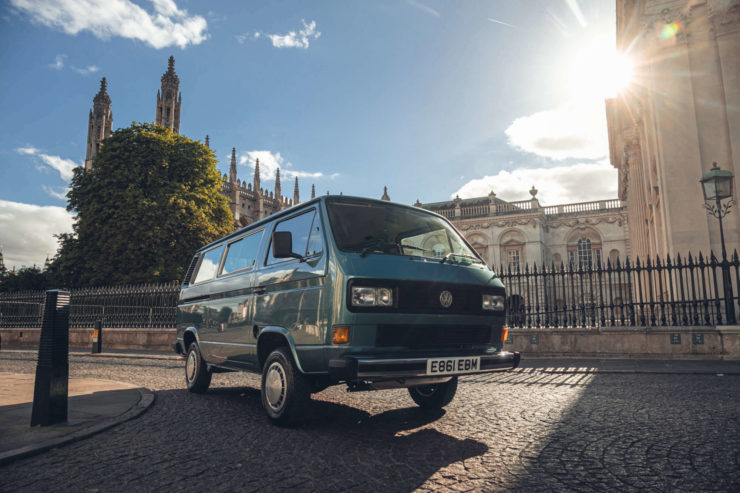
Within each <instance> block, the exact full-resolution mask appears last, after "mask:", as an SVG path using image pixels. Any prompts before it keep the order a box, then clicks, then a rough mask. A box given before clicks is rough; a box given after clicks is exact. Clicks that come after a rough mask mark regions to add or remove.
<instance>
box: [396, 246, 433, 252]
mask: <svg viewBox="0 0 740 493" xmlns="http://www.w3.org/2000/svg"><path fill="white" fill-rule="evenodd" d="M401 248H402V249H404V250H405V249H406V248H408V249H409V250H418V251H420V252H428V251H429V250H427V249H426V248H420V247H418V246H414V245H401Z"/></svg>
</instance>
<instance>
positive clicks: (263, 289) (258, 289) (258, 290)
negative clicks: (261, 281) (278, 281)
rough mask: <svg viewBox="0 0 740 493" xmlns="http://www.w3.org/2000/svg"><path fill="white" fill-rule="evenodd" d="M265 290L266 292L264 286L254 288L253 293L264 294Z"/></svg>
mask: <svg viewBox="0 0 740 493" xmlns="http://www.w3.org/2000/svg"><path fill="white" fill-rule="evenodd" d="M266 292H267V290H266V289H265V288H262V287H260V288H255V290H254V294H265V293H266Z"/></svg>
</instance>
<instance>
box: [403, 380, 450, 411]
mask: <svg viewBox="0 0 740 493" xmlns="http://www.w3.org/2000/svg"><path fill="white" fill-rule="evenodd" d="M456 392H457V377H452V380H450V381H449V382H444V383H435V384H432V385H419V386H418V387H409V395H411V398H412V399H413V400H414V402H416V403H417V404H418V405H419V407H423V408H424V409H441V408H443V407H445V406H446V405H447V404H449V403H450V402H452V399H453V398H454V397H455V393H456Z"/></svg>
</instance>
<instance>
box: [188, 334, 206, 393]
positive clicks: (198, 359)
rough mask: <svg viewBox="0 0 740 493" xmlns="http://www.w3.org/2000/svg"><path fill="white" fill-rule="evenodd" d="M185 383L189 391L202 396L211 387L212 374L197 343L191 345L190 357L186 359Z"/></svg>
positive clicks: (189, 349)
mask: <svg viewBox="0 0 740 493" xmlns="http://www.w3.org/2000/svg"><path fill="white" fill-rule="evenodd" d="M185 382H186V383H187V385H188V390H189V391H190V392H194V393H196V394H202V393H203V392H205V391H206V390H208V386H209V385H211V372H210V371H208V367H207V366H206V362H205V361H204V360H203V357H202V356H201V355H200V347H198V343H196V342H193V343H191V344H190V347H189V348H188V355H187V356H186V359H185Z"/></svg>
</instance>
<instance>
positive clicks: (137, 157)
mask: <svg viewBox="0 0 740 493" xmlns="http://www.w3.org/2000/svg"><path fill="white" fill-rule="evenodd" d="M221 183H222V182H221V175H220V173H219V172H218V171H217V169H216V160H215V158H214V155H213V153H212V152H211V150H210V149H209V148H208V147H206V146H204V145H202V144H201V143H199V142H195V141H192V140H190V139H188V138H186V137H183V136H181V135H178V134H175V133H173V132H171V131H170V130H168V129H166V128H164V127H161V126H159V125H152V124H147V123H144V124H138V123H133V124H132V125H131V127H129V128H123V129H119V130H116V131H115V132H113V134H112V135H111V136H110V137H109V138H107V139H105V141H104V143H103V145H102V147H101V149H100V150H99V152H98V153H97V154H96V156H95V159H94V161H93V166H92V169H91V170H89V171H84V170H83V169H81V168H77V169H75V172H74V177H73V178H72V181H71V188H70V191H69V193H68V194H67V197H68V199H69V205H68V206H67V209H68V210H69V211H73V212H76V213H77V217H76V219H75V224H74V233H73V234H67V235H60V236H59V243H60V249H59V252H58V254H57V256H56V257H55V258H54V261H53V263H52V266H51V271H52V274H53V275H54V276H55V277H56V278H57V279H59V280H61V281H62V282H63V283H64V284H65V285H67V286H78V285H100V284H119V283H139V282H163V281H173V280H182V279H183V277H184V274H185V270H186V269H187V266H188V263H189V261H190V259H191V258H192V255H193V253H194V252H195V250H197V249H198V248H200V247H201V246H203V245H204V244H206V243H209V242H211V241H213V240H215V239H217V238H219V237H221V236H223V235H225V234H227V233H229V232H230V231H231V230H232V229H233V220H232V218H231V214H230V211H229V207H228V202H227V199H226V198H225V197H224V196H223V195H221V193H219V192H220V190H221Z"/></svg>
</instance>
